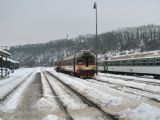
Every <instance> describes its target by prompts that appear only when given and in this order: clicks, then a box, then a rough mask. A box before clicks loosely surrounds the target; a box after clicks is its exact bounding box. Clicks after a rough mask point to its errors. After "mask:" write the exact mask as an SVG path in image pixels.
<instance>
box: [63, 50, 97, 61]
mask: <svg viewBox="0 0 160 120" xmlns="http://www.w3.org/2000/svg"><path fill="white" fill-rule="evenodd" d="M85 53H89V54H87V55H90V56H95V55H94V53H92V52H90V51H89V50H81V51H80V52H78V53H76V54H75V55H71V56H69V57H67V58H64V59H63V60H69V59H72V58H74V57H81V56H83V55H84V54H85Z"/></svg>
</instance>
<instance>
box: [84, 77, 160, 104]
mask: <svg viewBox="0 0 160 120" xmlns="http://www.w3.org/2000/svg"><path fill="white" fill-rule="evenodd" d="M85 80H86V81H89V82H97V83H106V84H108V85H107V86H108V87H110V88H113V89H116V90H122V91H124V92H126V93H130V94H134V95H140V96H142V97H145V98H148V99H150V100H153V101H156V102H160V99H157V98H154V97H150V96H147V95H145V94H144V95H143V94H139V93H138V92H136V93H135V92H134V91H135V90H136V91H139V92H141V91H142V92H145V93H150V94H152V95H153V96H154V95H155V96H157V95H158V96H160V93H159V92H153V91H149V90H144V89H142V88H138V87H134V86H127V85H122V84H118V83H113V82H112V83H111V82H109V81H104V80H100V79H96V78H95V79H85ZM112 85H113V86H112ZM124 88H126V89H124ZM132 90H133V91H132Z"/></svg>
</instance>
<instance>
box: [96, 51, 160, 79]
mask: <svg viewBox="0 0 160 120" xmlns="http://www.w3.org/2000/svg"><path fill="white" fill-rule="evenodd" d="M98 70H99V71H101V72H109V73H121V74H136V75H153V76H154V78H157V79H160V51H150V52H142V53H136V54H129V55H122V56H118V57H112V58H110V59H108V60H105V61H99V62H98Z"/></svg>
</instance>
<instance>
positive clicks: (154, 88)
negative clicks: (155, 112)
mask: <svg viewBox="0 0 160 120" xmlns="http://www.w3.org/2000/svg"><path fill="white" fill-rule="evenodd" d="M96 79H98V80H101V81H107V82H109V83H112V84H118V85H121V86H128V87H134V88H138V89H142V90H146V91H151V92H153V93H157V94H160V87H159V86H154V85H147V84H145V83H137V82H134V81H124V80H123V79H119V78H117V79H115V78H107V77H101V76H96ZM148 96H151V97H154V98H156V99H158V100H160V96H159V95H154V96H152V94H151V95H150V93H149V94H148Z"/></svg>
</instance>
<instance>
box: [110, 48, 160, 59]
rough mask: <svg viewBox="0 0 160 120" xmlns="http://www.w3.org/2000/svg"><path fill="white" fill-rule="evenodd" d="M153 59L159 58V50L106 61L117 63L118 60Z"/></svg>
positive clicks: (116, 57)
mask: <svg viewBox="0 0 160 120" xmlns="http://www.w3.org/2000/svg"><path fill="white" fill-rule="evenodd" d="M154 57H160V51H159V50H157V51H149V52H141V53H134V54H128V55H120V56H114V57H111V58H109V59H108V60H107V61H118V60H128V59H139V58H154Z"/></svg>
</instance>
